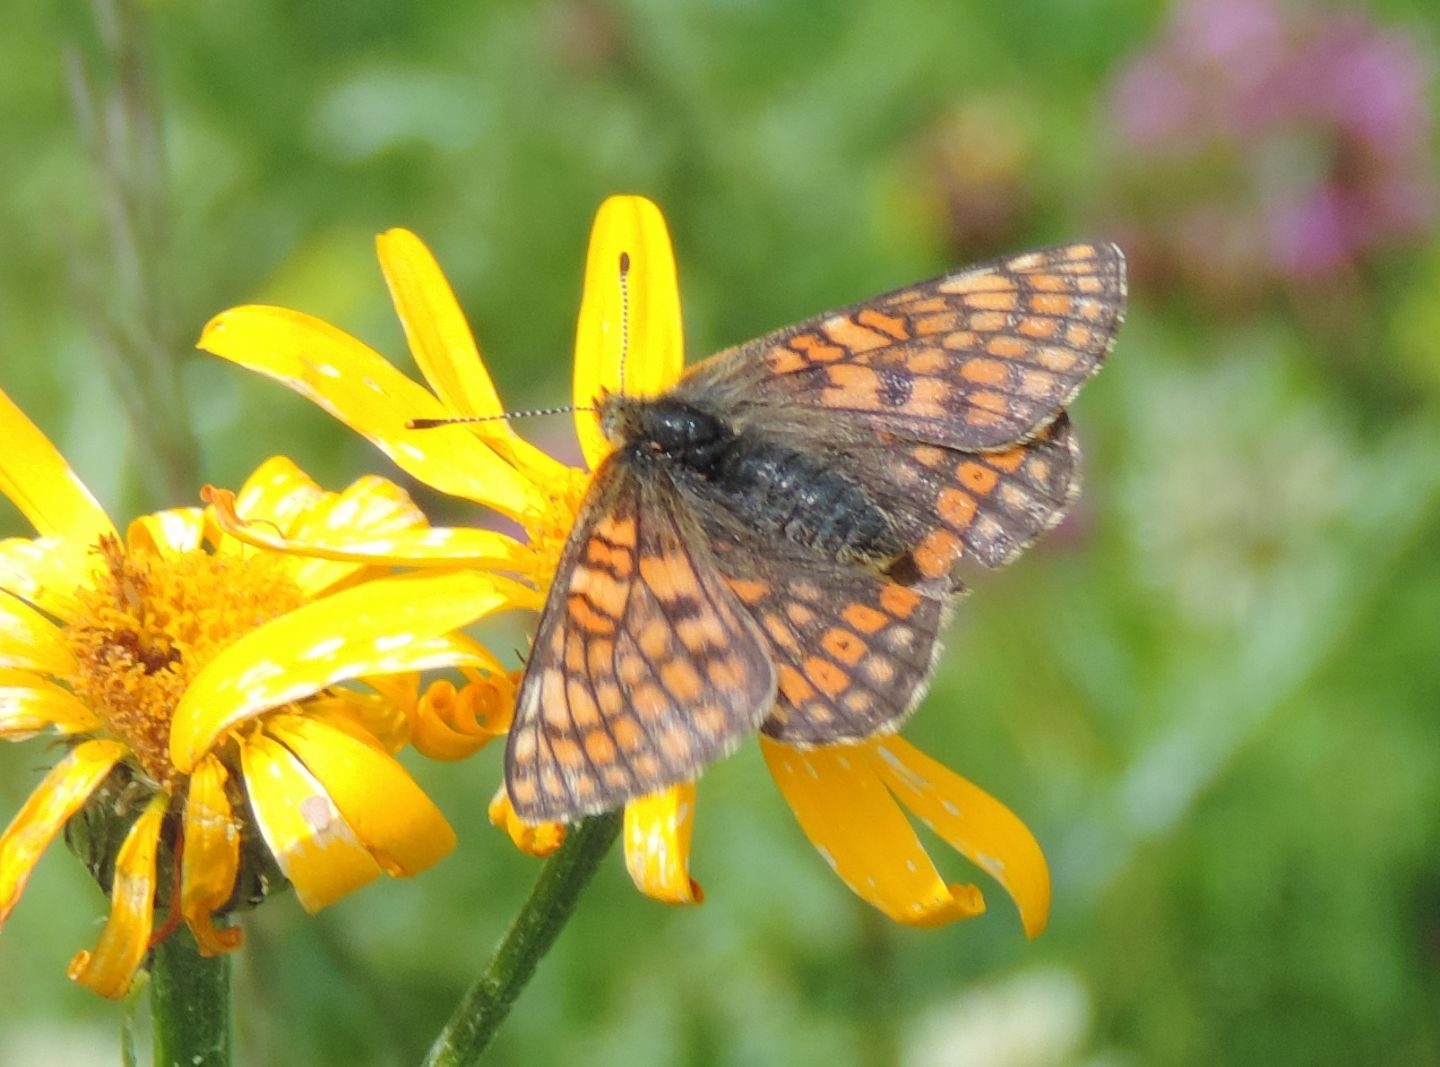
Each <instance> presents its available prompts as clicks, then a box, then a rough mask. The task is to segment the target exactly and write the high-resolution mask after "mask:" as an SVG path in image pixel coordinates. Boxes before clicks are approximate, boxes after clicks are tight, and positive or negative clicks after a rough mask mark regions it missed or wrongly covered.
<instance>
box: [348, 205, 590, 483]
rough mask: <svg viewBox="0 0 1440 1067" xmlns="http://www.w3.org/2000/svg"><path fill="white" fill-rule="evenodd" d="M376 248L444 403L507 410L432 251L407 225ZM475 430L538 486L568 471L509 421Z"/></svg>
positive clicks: (424, 368) (465, 409) (467, 410)
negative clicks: (564, 470) (526, 438)
mask: <svg viewBox="0 0 1440 1067" xmlns="http://www.w3.org/2000/svg"><path fill="white" fill-rule="evenodd" d="M375 247H376V249H377V251H378V252H379V254H380V269H381V270H382V271H383V272H384V274H385V282H386V284H387V285H389V287H390V298H391V299H392V300H393V301H394V303H395V312H396V314H397V315H399V316H400V322H401V323H402V324H403V325H404V327H405V338H406V340H408V341H409V342H410V354H411V355H413V356H414V357H415V363H416V365H417V366H418V367H419V368H420V373H421V374H423V375H425V380H426V381H427V382H429V383H430V388H432V389H434V390H435V395H436V396H438V397H439V398H440V402H441V403H442V404H444V405H445V407H447V408H449V409H450V411H451V412H453V413H454V414H455V415H458V416H461V417H470V416H476V415H481V416H484V415H489V416H495V415H500V414H502V413H503V412H504V411H505V408H504V407H503V406H502V405H501V403H500V396H499V394H498V393H497V392H496V390H495V383H494V382H492V381H491V380H490V375H489V373H488V372H487V371H486V369H485V363H484V361H483V360H482V359H481V358H480V350H479V348H477V347H476V345H475V335H474V334H472V333H471V332H470V325H469V323H467V322H466V321H465V313H464V312H463V311H461V310H460V304H459V302H458V301H457V300H456V299H455V293H454V292H453V291H452V290H451V288H450V283H449V282H447V281H446V280H445V275H444V274H443V273H442V272H441V270H440V264H438V263H437V262H435V257H434V256H432V255H431V254H430V250H429V249H428V248H426V247H425V245H424V243H423V242H421V240H420V238H418V237H416V236H415V235H414V234H413V233H411V232H410V231H409V230H390V231H389V232H388V233H383V234H381V235H380V236H379V237H377V238H376V239H375ZM469 428H470V430H471V431H472V432H474V433H475V434H477V435H478V436H479V437H480V438H481V439H482V440H484V441H485V442H486V443H487V444H489V445H490V446H491V447H492V448H494V449H495V450H496V451H497V452H499V453H500V454H501V455H503V456H505V457H506V458H507V459H508V460H510V462H511V463H513V464H515V465H516V466H517V467H519V468H521V469H522V470H524V471H525V472H526V474H527V476H528V477H529V478H530V480H531V481H533V482H536V483H537V484H539V485H544V484H546V482H547V481H548V480H549V479H551V478H554V477H557V476H558V474H559V472H560V471H561V470H563V469H564V464H562V463H561V462H560V461H559V460H556V459H552V458H551V457H550V456H548V455H546V454H545V453H544V452H543V451H541V450H540V449H538V448H536V447H535V446H534V445H532V444H530V443H529V442H528V441H526V440H525V439H524V438H522V437H521V436H520V435H519V434H517V433H516V432H515V431H514V429H513V428H512V427H511V426H510V423H509V422H508V421H507V420H505V419H492V420H491V421H487V422H483V423H476V424H474V425H472V426H470V427H469Z"/></svg>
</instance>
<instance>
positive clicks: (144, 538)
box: [125, 508, 205, 556]
mask: <svg viewBox="0 0 1440 1067" xmlns="http://www.w3.org/2000/svg"><path fill="white" fill-rule="evenodd" d="M204 540H205V510H204V509H203V508H171V509H170V510H168V511H157V512H155V513H154V514H153V515H142V516H141V517H140V518H138V519H136V520H135V521H134V522H132V523H131V524H130V525H129V527H128V528H127V529H126V531H125V544H126V546H127V547H128V548H129V549H130V551H132V552H137V553H141V554H144V555H150V556H175V555H179V554H180V553H182V552H194V551H196V550H197V549H199V548H200V547H201V545H202V544H203V543H204Z"/></svg>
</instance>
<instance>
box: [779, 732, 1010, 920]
mask: <svg viewBox="0 0 1440 1067" xmlns="http://www.w3.org/2000/svg"><path fill="white" fill-rule="evenodd" d="M760 748H761V751H762V752H763V753H764V754H765V762H766V764H767V765H768V766H769V768H770V774H771V775H772V776H773V777H774V779H775V784H776V785H777V786H779V787H780V792H781V793H782V794H784V796H785V800H786V802H787V803H788V804H789V805H790V807H791V808H792V809H793V810H794V812H795V818H796V819H797V820H799V822H800V827H801V829H803V830H804V831H805V836H806V837H808V838H810V841H811V842H812V843H813V844H814V845H815V847H816V849H818V850H819V852H820V855H821V856H823V857H824V858H825V861H826V862H827V863H829V864H830V866H831V868H832V869H833V870H834V871H835V873H836V874H837V875H839V876H840V880H841V881H843V882H844V883H845V884H846V885H847V886H849V887H850V889H851V890H852V891H854V892H855V893H856V894H857V895H858V896H860V897H862V898H863V899H864V900H866V901H868V902H869V903H871V904H873V905H874V906H875V907H877V908H879V909H880V910H881V911H883V912H884V913H885V914H886V915H888V916H890V918H892V919H894V920H895V921H896V922H901V923H906V924H908V925H913V926H939V925H942V924H944V923H948V922H954V921H955V920H957V919H966V918H969V917H971V916H973V915H978V914H980V913H981V912H983V911H984V910H985V901H984V898H983V897H981V895H980V891H979V890H978V889H976V888H975V887H974V886H970V885H947V884H946V883H945V882H944V881H943V880H942V879H941V877H940V873H939V872H938V871H936V869H935V865H934V863H932V862H931V861H930V857H929V856H928V855H926V853H925V849H924V847H923V846H922V845H921V844H920V839H919V838H918V837H917V836H916V835H915V831H914V829H912V828H911V826H910V823H909V822H908V821H907V820H906V818H905V815H904V813H903V812H902V811H901V810H900V806H899V805H898V804H897V803H895V800H894V798H892V797H891V796H890V794H889V793H888V792H887V791H886V789H885V784H884V783H883V782H882V781H881V779H880V776H879V774H878V773H877V772H876V771H875V770H874V769H873V768H872V767H871V765H870V761H869V759H868V753H867V752H865V751H864V749H863V746H861V745H845V746H840V745H835V746H829V747H825V748H815V749H806V750H801V749H796V748H791V747H789V746H788V745H782V744H779V743H777V742H774V741H771V740H770V739H769V738H765V737H762V738H761V739H760Z"/></svg>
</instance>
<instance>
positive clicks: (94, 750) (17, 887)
mask: <svg viewBox="0 0 1440 1067" xmlns="http://www.w3.org/2000/svg"><path fill="white" fill-rule="evenodd" d="M123 755H125V746H124V745H122V744H121V743H120V742H119V741H85V742H82V743H81V744H79V745H76V746H75V748H73V749H72V750H71V751H70V753H69V754H68V755H66V756H65V758H64V759H62V760H61V761H60V762H59V763H57V764H55V766H54V767H52V768H50V773H49V774H47V775H46V776H45V778H44V780H43V781H41V783H40V784H39V785H37V786H36V787H35V789H34V790H33V791H32V792H31V793H30V797H29V799H27V800H26V801H25V804H24V806H23V807H21V809H20V811H19V813H18V814H16V816H15V818H14V819H12V820H11V821H10V825H9V826H7V827H6V828H5V833H4V834H0V926H3V925H4V924H5V920H6V919H7V918H8V917H9V915H10V912H11V911H13V910H14V908H15V902H16V901H17V900H19V899H20V894H21V892H22V891H23V890H24V889H25V883H26V882H27V881H29V879H30V872H31V871H33V870H34V869H35V864H36V863H37V862H39V860H40V856H41V854H42V853H43V852H44V851H45V849H46V848H48V847H49V846H50V842H51V841H53V840H54V839H55V835H56V834H57V833H59V832H60V830H61V829H62V828H63V827H64V826H65V823H66V822H68V821H69V819H70V816H72V815H74V814H75V813H76V812H77V811H79V810H80V809H81V808H82V807H83V806H84V805H85V801H86V800H88V799H89V798H90V794H91V793H93V792H94V791H95V787H96V786H98V785H99V784H100V783H101V782H103V781H104V780H105V776H106V775H107V774H109V773H110V768H111V767H113V766H115V764H116V762H117V761H118V760H119V759H120V757H121V756H123Z"/></svg>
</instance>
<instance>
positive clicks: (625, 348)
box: [620, 252, 630, 396]
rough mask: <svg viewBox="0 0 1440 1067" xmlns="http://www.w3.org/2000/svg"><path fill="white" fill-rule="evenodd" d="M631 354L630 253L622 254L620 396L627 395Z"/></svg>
mask: <svg viewBox="0 0 1440 1067" xmlns="http://www.w3.org/2000/svg"><path fill="white" fill-rule="evenodd" d="M629 354H630V253H629V252H621V253H620V395H621V396H624V395H625V357H626V356H627V355H629Z"/></svg>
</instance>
